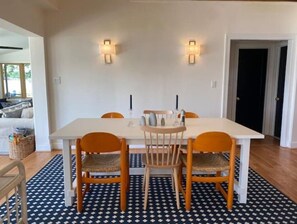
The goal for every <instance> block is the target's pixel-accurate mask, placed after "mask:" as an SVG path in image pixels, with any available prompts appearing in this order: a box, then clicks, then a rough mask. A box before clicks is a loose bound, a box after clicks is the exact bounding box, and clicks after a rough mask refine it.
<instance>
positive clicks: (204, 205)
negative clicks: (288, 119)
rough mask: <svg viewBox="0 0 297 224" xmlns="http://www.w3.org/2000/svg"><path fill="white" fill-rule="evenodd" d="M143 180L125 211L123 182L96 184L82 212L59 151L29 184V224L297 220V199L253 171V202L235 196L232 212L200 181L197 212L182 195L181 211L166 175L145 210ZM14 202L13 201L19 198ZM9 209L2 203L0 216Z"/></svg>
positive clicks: (136, 160) (134, 163) (136, 162)
mask: <svg viewBox="0 0 297 224" xmlns="http://www.w3.org/2000/svg"><path fill="white" fill-rule="evenodd" d="M130 158H131V159H130V166H131V167H141V160H140V156H139V155H135V154H134V155H131V157H130ZM73 162H74V158H73ZM74 167H75V166H74ZM74 171H75V170H73V175H74V173H75V172H74ZM141 184H142V176H139V175H133V176H131V177H130V191H129V195H128V205H127V210H126V212H125V213H123V212H121V210H120V209H119V196H120V194H119V185H118V184H102V185H98V184H97V185H93V186H92V187H91V191H90V192H89V193H88V194H87V195H86V196H85V200H84V211H83V213H81V214H79V213H77V212H76V204H73V206H71V207H65V206H64V193H63V164H62V156H61V155H57V156H56V157H54V158H53V159H52V160H51V161H50V162H49V163H48V164H47V165H46V166H45V167H44V168H43V169H42V170H41V171H40V172H39V173H38V174H36V175H35V176H34V177H33V178H32V179H31V180H30V181H29V182H28V183H27V197H28V216H29V223H38V224H40V223H55V224H56V223H297V205H296V203H294V202H293V201H291V200H290V199H288V198H287V197H286V196H284V195H283V194H282V193H281V192H279V191H278V190H277V189H276V188H274V187H273V186H272V185H270V184H269V183H268V182H267V181H265V180H264V179H263V178H262V177H260V176H259V175H258V174H257V173H256V172H255V171H253V170H252V169H250V170H249V185H248V202H247V204H239V203H238V202H237V200H236V194H235V200H234V205H233V209H232V211H231V212H229V211H228V210H227V209H226V202H225V200H224V198H223V197H222V196H221V195H220V194H219V193H218V192H216V191H215V190H214V186H213V185H211V184H199V183H194V184H193V194H192V195H193V196H192V209H191V211H190V212H186V211H185V209H184V198H183V197H182V195H180V196H181V197H180V198H181V209H179V210H177V209H176V202H175V197H174V193H173V192H172V187H171V179H170V178H166V177H152V178H151V181H150V192H149V201H148V208H147V210H146V211H144V210H143V196H144V194H143V192H142V190H141ZM10 200H11V203H12V201H13V198H11V199H10ZM5 209H6V208H5V206H2V207H1V208H0V214H4V212H5ZM13 223H15V220H13Z"/></svg>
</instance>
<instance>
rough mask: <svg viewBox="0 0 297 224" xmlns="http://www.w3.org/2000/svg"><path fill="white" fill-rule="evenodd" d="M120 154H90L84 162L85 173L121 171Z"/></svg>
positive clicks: (83, 169)
mask: <svg viewBox="0 0 297 224" xmlns="http://www.w3.org/2000/svg"><path fill="white" fill-rule="evenodd" d="M120 159H121V158H120V154H89V155H86V156H85V158H84V159H83V161H82V171H85V172H116V171H120V169H121V168H120Z"/></svg>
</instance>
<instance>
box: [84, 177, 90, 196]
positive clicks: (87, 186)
mask: <svg viewBox="0 0 297 224" xmlns="http://www.w3.org/2000/svg"><path fill="white" fill-rule="evenodd" d="M86 177H87V178H89V177H90V172H86ZM85 191H86V192H89V191H90V184H88V183H86V190H85Z"/></svg>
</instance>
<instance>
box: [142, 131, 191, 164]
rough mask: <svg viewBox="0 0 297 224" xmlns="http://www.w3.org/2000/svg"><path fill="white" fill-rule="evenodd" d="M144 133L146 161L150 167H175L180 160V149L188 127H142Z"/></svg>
mask: <svg viewBox="0 0 297 224" xmlns="http://www.w3.org/2000/svg"><path fill="white" fill-rule="evenodd" d="M141 129H142V130H143V131H144V139H145V147H146V160H147V164H148V165H149V166H156V167H173V166H176V165H177V164H178V163H179V162H180V160H179V156H180V148H181V144H182V140H183V132H184V131H185V130H186V127H184V126H182V127H174V128H163V127H151V126H142V127H141Z"/></svg>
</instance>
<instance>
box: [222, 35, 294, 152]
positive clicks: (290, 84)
mask: <svg viewBox="0 0 297 224" xmlns="http://www.w3.org/2000/svg"><path fill="white" fill-rule="evenodd" d="M232 40H259V41H260V40H278V41H280V40H286V41H288V56H287V69H286V80H285V88H284V104H283V120H282V130H281V140H280V145H281V146H283V147H289V148H290V147H292V133H293V120H294V108H295V96H296V79H297V78H296V58H297V52H296V41H297V37H296V35H293V34H284V35H275V34H269V35H268V34H226V35H225V49H224V50H225V54H224V71H223V89H222V105H221V116H222V117H227V107H228V104H227V102H228V88H229V87H228V83H229V72H230V52H231V51H230V48H231V41H232Z"/></svg>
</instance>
